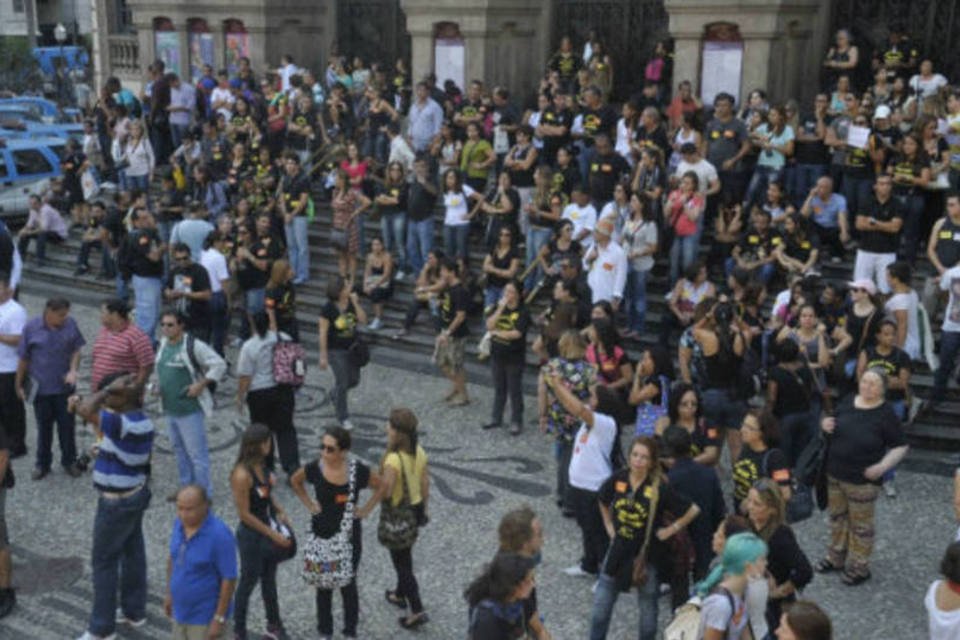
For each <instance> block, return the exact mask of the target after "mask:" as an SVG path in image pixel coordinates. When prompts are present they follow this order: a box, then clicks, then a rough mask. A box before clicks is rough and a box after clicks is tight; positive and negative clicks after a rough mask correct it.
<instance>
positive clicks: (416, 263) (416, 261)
mask: <svg viewBox="0 0 960 640" xmlns="http://www.w3.org/2000/svg"><path fill="white" fill-rule="evenodd" d="M432 249H433V218H427V219H426V220H407V266H409V267H410V271H411V272H413V275H414V277H416V276H418V275H420V271H421V269H423V265H424V264H426V262H427V254H428V253H430V251H431V250H432Z"/></svg>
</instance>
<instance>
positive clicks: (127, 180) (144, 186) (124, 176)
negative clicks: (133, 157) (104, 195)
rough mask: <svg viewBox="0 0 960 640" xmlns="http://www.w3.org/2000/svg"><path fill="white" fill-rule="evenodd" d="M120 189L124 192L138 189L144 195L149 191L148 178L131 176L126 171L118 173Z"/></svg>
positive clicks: (145, 176)
mask: <svg viewBox="0 0 960 640" xmlns="http://www.w3.org/2000/svg"><path fill="white" fill-rule="evenodd" d="M120 188H121V189H123V190H124V191H131V190H132V189H139V190H140V191H143V192H144V193H146V192H147V191H148V190H149V189H150V176H148V175H142V176H131V175H130V174H128V173H127V172H126V171H121V172H120Z"/></svg>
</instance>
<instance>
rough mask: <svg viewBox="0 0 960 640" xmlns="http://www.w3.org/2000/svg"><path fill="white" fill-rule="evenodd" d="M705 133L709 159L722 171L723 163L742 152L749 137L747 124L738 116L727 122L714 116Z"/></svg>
mask: <svg viewBox="0 0 960 640" xmlns="http://www.w3.org/2000/svg"><path fill="white" fill-rule="evenodd" d="M703 135H704V137H705V138H706V139H707V160H709V161H710V164H712V165H713V166H715V167H716V168H717V171H722V170H723V163H724V162H725V161H727V160H729V159H730V158H732V157H734V156H735V155H737V154H738V153H739V152H740V147H741V145H743V141H744V140H746V139H747V126H746V125H745V124H743V122H742V121H741V120H739V119H738V118H730V120H728V121H727V122H720V120H717V119H716V118H714V119H712V120H710V122H708V123H707V127H706V130H705V131H704V132H703Z"/></svg>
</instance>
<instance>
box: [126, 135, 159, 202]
mask: <svg viewBox="0 0 960 640" xmlns="http://www.w3.org/2000/svg"><path fill="white" fill-rule="evenodd" d="M119 161H120V166H121V167H123V168H122V169H121V171H120V183H121V187H122V188H123V189H124V190H130V189H140V190H141V191H147V189H148V188H149V186H150V182H151V181H152V180H153V170H154V167H155V166H156V160H155V158H154V157H153V147H152V146H151V145H150V139H149V138H148V137H147V136H146V134H145V133H144V129H143V121H142V120H132V121H131V122H130V135H129V136H127V140H126V142H124V143H123V144H122V145H121V148H120V158H119Z"/></svg>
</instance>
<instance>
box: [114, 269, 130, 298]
mask: <svg viewBox="0 0 960 640" xmlns="http://www.w3.org/2000/svg"><path fill="white" fill-rule="evenodd" d="M116 280H117V297H118V298H120V299H121V300H123V301H124V302H129V301H130V281H129V280H126V279H124V277H123V276H122V275H121V274H120V272H119V271H117V274H116Z"/></svg>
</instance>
